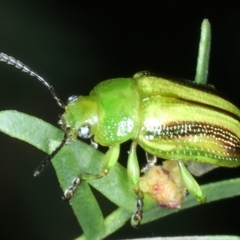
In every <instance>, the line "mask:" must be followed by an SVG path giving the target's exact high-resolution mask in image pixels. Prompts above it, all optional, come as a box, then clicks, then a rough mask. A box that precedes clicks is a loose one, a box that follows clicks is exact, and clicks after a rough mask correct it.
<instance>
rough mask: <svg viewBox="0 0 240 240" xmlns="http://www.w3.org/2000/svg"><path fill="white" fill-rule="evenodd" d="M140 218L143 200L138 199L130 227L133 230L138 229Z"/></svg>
mask: <svg viewBox="0 0 240 240" xmlns="http://www.w3.org/2000/svg"><path fill="white" fill-rule="evenodd" d="M142 216H143V199H142V198H139V199H138V200H137V210H136V212H135V213H134V214H133V215H132V219H131V225H132V226H133V227H135V228H138V227H139V225H140V224H141V221H142Z"/></svg>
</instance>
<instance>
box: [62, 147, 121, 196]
mask: <svg viewBox="0 0 240 240" xmlns="http://www.w3.org/2000/svg"><path fill="white" fill-rule="evenodd" d="M119 153H120V144H115V145H113V146H111V147H110V148H109V150H108V151H107V152H106V154H105V155H104V158H103V165H102V169H101V171H100V173H99V174H97V175H94V174H87V173H85V174H81V175H79V176H78V177H76V178H75V179H73V181H72V184H71V185H70V186H69V187H68V189H66V190H65V191H64V195H63V197H62V199H63V200H66V199H70V198H71V197H72V196H73V195H74V193H75V192H76V190H77V188H78V186H79V185H80V184H81V182H82V180H85V181H88V180H94V179H98V178H102V177H104V176H106V175H107V174H108V173H109V171H110V170H111V168H112V167H113V166H114V164H115V163H116V162H117V160H118V157H119Z"/></svg>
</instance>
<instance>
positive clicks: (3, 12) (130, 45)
mask: <svg viewBox="0 0 240 240" xmlns="http://www.w3.org/2000/svg"><path fill="white" fill-rule="evenodd" d="M53 2H54V3H53ZM215 2H216V1H215ZM235 3H236V4H235ZM203 18H208V19H209V20H210V22H211V25H212V51H211V62H210V69H209V72H210V73H209V83H211V84H213V85H215V87H216V88H217V89H219V90H221V91H223V92H224V93H225V94H227V95H228V96H229V97H230V99H231V100H232V101H233V102H235V103H236V104H237V105H238V106H240V99H239V79H240V61H239V60H240V9H239V7H238V2H237V1H224V2H221V3H220V2H218V3H217V4H214V3H212V2H211V1H190V0H189V1H153V0H148V1H130V0H129V1H120V0H119V1H112V2H104V1H99V2H97V3H96V2H94V1H87V3H83V2H82V1H78V2H75V1H57V2H56V1H52V2H51V1H26V0H25V1H24V0H23V1H5V4H3V3H2V2H1V3H0V51H1V52H4V53H7V54H9V55H11V56H14V57H15V58H17V59H19V60H20V61H22V62H24V63H25V64H27V65H28V66H30V67H31V68H33V69H34V70H36V71H37V72H38V73H39V74H41V75H42V76H44V77H45V78H46V79H48V80H49V82H50V83H51V84H52V85H53V86H54V87H55V90H56V92H57V93H58V96H60V97H61V98H62V99H63V100H64V101H65V100H66V99H67V97H68V96H70V95H72V94H77V95H78V94H82V95H86V94H88V93H89V91H90V90H91V89H92V88H93V87H94V86H95V85H96V84H97V83H98V82H100V81H102V80H106V79H109V78H114V77H130V76H132V75H133V74H134V73H136V72H138V71H140V70H146V69H148V70H150V71H153V72H156V73H158V74H160V75H164V76H169V77H174V78H187V79H193V78H194V75H195V66H196V57H197V51H198V41H199V32H200V25H201V22H202V20H203ZM0 86H1V87H0V109H1V110H5V109H16V110H18V111H22V112H25V113H28V114H30V115H34V116H37V117H39V118H41V119H44V120H45V121H47V122H50V123H52V124H53V125H55V126H57V121H58V116H59V114H61V113H62V109H60V108H59V107H58V106H57V105H56V103H55V101H53V100H52V97H51V95H50V94H49V92H48V91H47V89H45V88H44V87H43V86H42V85H41V84H40V83H39V82H38V81H37V80H36V79H34V78H31V77H29V76H27V75H26V74H24V73H21V72H20V71H18V70H16V69H14V68H13V67H10V66H7V65H6V64H3V63H2V64H1V65H0ZM30 127H31V126H30ZM36 134H37V132H36ZM127 146H128V145H127ZM0 150H1V162H0V187H1V188H0V191H1V193H0V221H1V223H0V236H1V235H5V236H8V239H16V238H23V239H73V238H75V237H77V236H79V235H80V234H81V229H80V227H79V226H78V223H77V221H76V219H75V216H74V215H73V213H72V210H71V208H70V206H69V205H68V204H67V203H66V202H63V201H62V200H61V196H62V191H61V189H60V188H59V184H58V182H57V178H56V175H55V173H54V170H53V168H52V166H49V167H48V168H47V169H46V171H45V172H44V173H43V174H42V176H40V177H39V178H33V171H34V170H35V168H36V166H37V165H38V164H39V162H40V161H41V160H42V159H43V158H44V157H45V156H46V155H45V154H44V153H42V152H41V151H39V150H37V149H35V148H34V147H32V146H30V145H28V144H26V143H24V142H21V141H19V140H16V139H12V138H10V137H8V136H6V135H4V134H2V133H1V134H0ZM123 151H125V150H123ZM124 162H125V161H123V163H124ZM239 173H240V171H239V169H225V168H222V169H218V170H216V171H215V172H212V173H209V174H208V175H206V176H204V177H202V178H201V179H199V182H200V183H207V182H213V181H217V180H220V179H229V178H231V177H238V176H240V174H239ZM239 200H240V199H239V198H233V199H229V200H225V201H221V202H215V203H211V204H206V205H204V206H199V207H197V208H194V209H189V210H187V211H184V212H182V213H178V214H175V215H172V216H169V217H166V218H163V219H161V220H158V221H156V222H154V223H150V224H148V225H144V226H141V228H140V229H138V230H135V229H133V228H132V227H131V226H130V224H129V223H127V224H126V226H125V227H124V229H123V230H120V231H118V232H116V233H115V235H113V236H111V237H109V239H116V238H133V237H135V238H136V237H153V236H180V235H206V234H236V235H237V234H240V227H239V221H240V217H239V211H238V208H239ZM106 203H107V201H104V199H103V201H102V206H103V207H106V208H108V206H106Z"/></svg>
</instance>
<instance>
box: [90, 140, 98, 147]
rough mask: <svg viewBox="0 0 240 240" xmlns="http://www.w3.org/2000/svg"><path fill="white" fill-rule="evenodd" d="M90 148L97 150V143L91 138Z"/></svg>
mask: <svg viewBox="0 0 240 240" xmlns="http://www.w3.org/2000/svg"><path fill="white" fill-rule="evenodd" d="M91 146H92V147H94V148H95V149H98V143H97V142H95V141H94V139H93V138H91Z"/></svg>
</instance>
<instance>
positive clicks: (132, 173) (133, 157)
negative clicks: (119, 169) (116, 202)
mask: <svg viewBox="0 0 240 240" xmlns="http://www.w3.org/2000/svg"><path fill="white" fill-rule="evenodd" d="M136 147H137V143H136V142H135V141H133V142H132V144H131V148H130V151H129V155H128V162H127V173H128V178H129V180H130V181H131V182H132V185H133V190H134V192H135V193H136V195H137V209H136V211H135V213H134V214H133V215H132V219H131V224H132V226H133V227H138V226H139V225H140V223H141V220H142V212H143V192H142V191H141V190H140V187H139V179H140V169H139V163H138V159H137V153H136Z"/></svg>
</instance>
